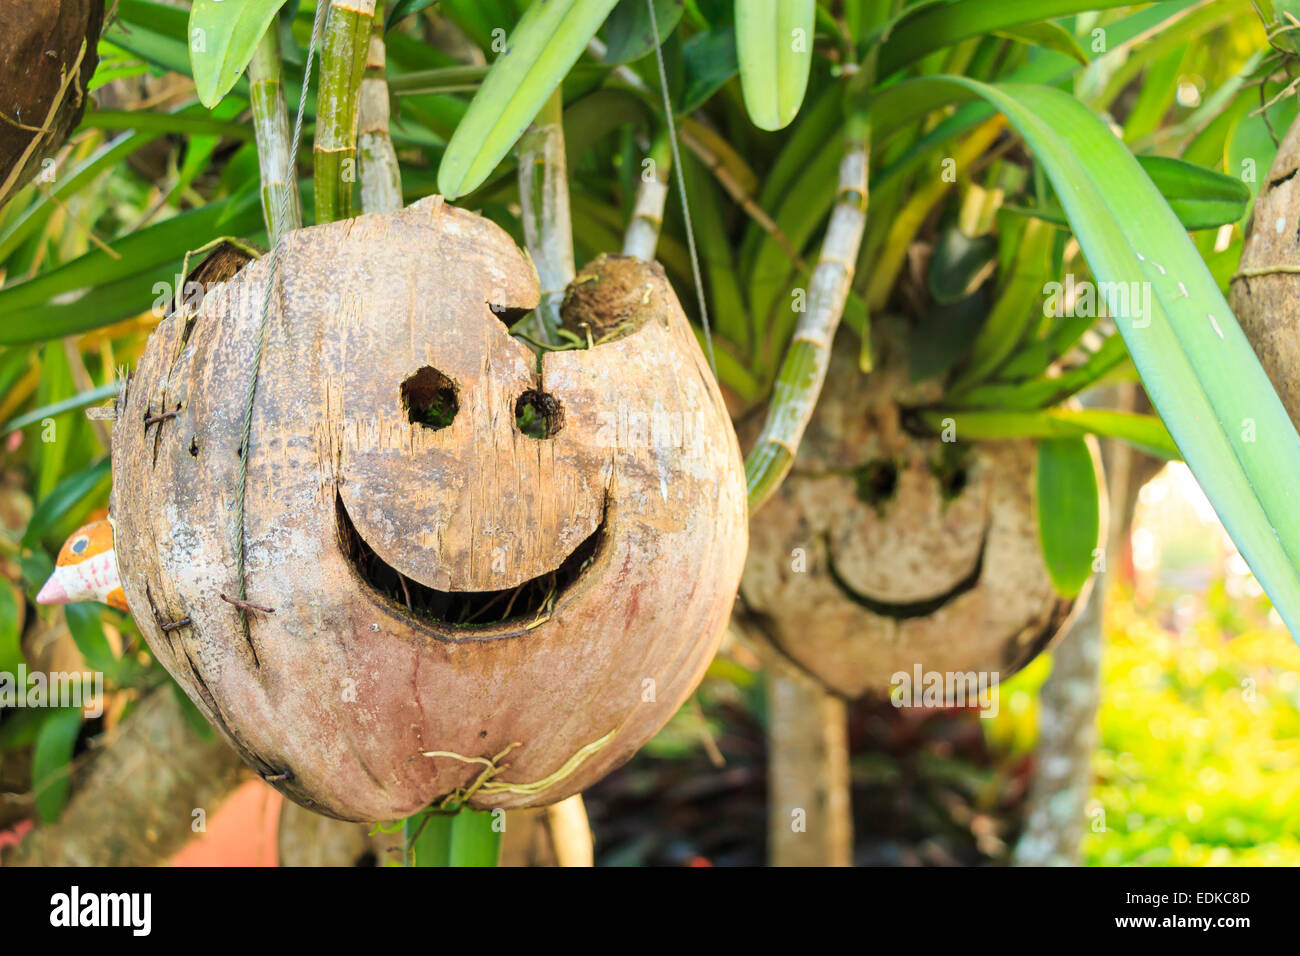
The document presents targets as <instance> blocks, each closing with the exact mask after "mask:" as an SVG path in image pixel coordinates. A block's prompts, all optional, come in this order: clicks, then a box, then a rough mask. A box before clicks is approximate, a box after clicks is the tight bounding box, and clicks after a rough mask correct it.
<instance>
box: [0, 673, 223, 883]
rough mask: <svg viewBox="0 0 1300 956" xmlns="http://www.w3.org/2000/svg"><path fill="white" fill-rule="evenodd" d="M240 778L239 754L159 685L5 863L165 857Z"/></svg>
mask: <svg viewBox="0 0 1300 956" xmlns="http://www.w3.org/2000/svg"><path fill="white" fill-rule="evenodd" d="M246 779H248V776H247V772H246V770H245V768H244V763H243V761H242V760H240V759H239V757H238V755H236V754H235V752H234V751H233V750H231V749H230V747H229V746H227V744H226V743H225V741H223V740H222V739H221V738H220V737H218V736H216V735H215V734H214V735H212V736H211V737H210V738H209V739H207V740H204V739H203V738H202V737H200V736H199V734H198V733H197V732H196V731H195V730H194V728H193V727H192V726H191V725H190V723H189V721H188V720H187V719H186V717H185V715H184V714H183V713H182V712H181V707H180V702H179V701H178V700H177V699H176V694H175V692H174V691H173V689H172V688H171V687H161V688H159V689H157V690H155V691H153V692H152V693H151V694H149V696H148V697H146V698H145V699H144V700H142V701H141V702H140V704H139V705H138V706H137V707H136V708H135V711H134V712H133V713H132V714H131V715H130V716H129V717H128V718H127V719H126V720H125V721H124V722H123V724H122V726H121V730H120V732H119V733H118V734H117V736H116V738H115V739H114V740H113V741H112V742H111V743H110V744H109V745H108V746H107V747H105V748H104V750H102V751H101V752H100V753H98V754H97V755H96V756H95V758H94V761H93V762H92V763H91V765H90V767H89V768H88V769H87V771H86V775H85V778H84V780H83V781H82V782H81V785H80V786H79V787H78V789H77V791H76V793H75V794H74V795H73V797H72V799H71V800H70V801H69V803H68V806H67V808H66V809H65V810H64V811H63V814H62V816H60V817H59V819H58V820H56V821H55V822H54V823H51V824H49V825H46V826H38V827H37V828H36V829H35V830H33V831H32V832H31V833H30V834H28V836H27V838H26V839H24V840H23V842H22V843H20V844H19V845H18V846H17V847H15V848H14V849H12V850H11V851H9V853H8V854H7V855H6V857H5V860H4V863H5V865H6V866H153V865H159V864H163V863H166V862H167V860H169V859H170V858H171V856H172V855H173V854H174V853H175V852H176V851H177V850H179V849H180V848H181V847H182V846H184V845H185V843H186V842H187V841H188V840H190V839H191V838H192V837H193V836H194V834H195V833H196V832H199V830H198V829H197V828H198V827H199V826H200V821H205V820H207V819H211V817H212V815H213V814H214V813H216V811H217V808H218V807H219V806H220V805H221V804H222V802H223V801H224V800H225V799H226V798H227V797H228V796H229V795H230V794H231V793H232V792H233V791H234V790H235V788H236V787H238V786H239V784H240V783H242V782H243V781H244V780H246ZM198 811H202V813H199V812H198Z"/></svg>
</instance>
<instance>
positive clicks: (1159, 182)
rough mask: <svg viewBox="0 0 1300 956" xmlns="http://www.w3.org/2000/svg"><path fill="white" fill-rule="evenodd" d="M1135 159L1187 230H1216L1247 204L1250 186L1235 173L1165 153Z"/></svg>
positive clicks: (1238, 215)
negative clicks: (1223, 171) (1186, 160)
mask: <svg viewBox="0 0 1300 956" xmlns="http://www.w3.org/2000/svg"><path fill="white" fill-rule="evenodd" d="M1137 159H1138V162H1139V163H1140V164H1141V165H1142V168H1143V169H1144V170H1145V171H1146V174H1147V175H1148V176H1150V177H1151V182H1153V183H1154V184H1155V187H1156V188H1157V189H1159V190H1160V195H1162V196H1164V197H1165V199H1166V200H1167V201H1168V202H1169V208H1170V209H1172V210H1173V211H1174V214H1175V215H1176V216H1178V221H1179V222H1181V223H1182V224H1183V226H1184V227H1185V228H1187V229H1217V228H1218V227H1219V226H1222V225H1225V224H1226V223H1230V222H1237V221H1238V220H1240V219H1241V218H1242V217H1243V216H1245V215H1246V211H1247V209H1248V208H1249V207H1250V187H1249V186H1247V185H1246V184H1245V183H1244V182H1242V181H1241V180H1240V179H1239V178H1237V177H1236V176H1227V175H1224V174H1223V173H1220V172H1217V171H1216V170H1213V169H1206V168H1205V167H1204V166H1197V165H1196V164H1195V163H1187V162H1184V161H1183V160H1181V159H1172V158H1170V157H1167V156H1139V157H1138V158H1137Z"/></svg>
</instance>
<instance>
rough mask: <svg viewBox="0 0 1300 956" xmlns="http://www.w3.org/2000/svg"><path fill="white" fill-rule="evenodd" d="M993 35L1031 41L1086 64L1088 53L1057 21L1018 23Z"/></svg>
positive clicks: (1024, 41)
mask: <svg viewBox="0 0 1300 956" xmlns="http://www.w3.org/2000/svg"><path fill="white" fill-rule="evenodd" d="M993 33H994V35H995V36H1000V37H1006V38H1007V39H1009V40H1018V41H1020V42H1022V43H1032V44H1033V45H1035V46H1041V47H1043V48H1044V49H1047V50H1053V51H1055V52H1057V53H1062V54H1064V55H1065V56H1068V57H1069V58H1070V59H1072V60H1075V61H1076V62H1078V63H1081V64H1083V65H1084V66H1087V65H1088V54H1087V52H1086V51H1085V50H1084V49H1083V47H1082V46H1081V45H1080V43H1079V41H1078V40H1076V39H1075V37H1074V34H1073V33H1071V32H1070V31H1069V30H1067V29H1065V27H1063V26H1061V25H1060V24H1059V23H1053V22H1052V21H1051V20H1042V21H1040V22H1038V23H1019V24H1016V25H1015V26H1010V27H1003V28H1002V29H1000V30H994V31H993Z"/></svg>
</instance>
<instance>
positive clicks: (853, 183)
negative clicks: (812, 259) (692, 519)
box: [745, 116, 871, 514]
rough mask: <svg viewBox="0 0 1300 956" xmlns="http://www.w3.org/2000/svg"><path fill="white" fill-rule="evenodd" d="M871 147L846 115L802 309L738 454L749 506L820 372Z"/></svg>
mask: <svg viewBox="0 0 1300 956" xmlns="http://www.w3.org/2000/svg"><path fill="white" fill-rule="evenodd" d="M870 153H871V135H870V127H869V125H868V124H867V122H866V120H865V118H863V117H860V116H859V117H851V118H850V120H849V129H848V141H847V143H846V148H845V153H844V158H843V159H842V160H841V161H840V173H839V192H838V198H837V199H836V202H835V207H834V209H833V210H832V211H831V222H830V226H829V228H828V229H827V230H826V238H825V240H823V242H822V249H821V255H820V257H819V259H818V262H817V266H816V268H815V269H814V270H813V274H812V282H811V285H810V288H809V291H808V303H807V311H805V312H803V313H802V314H801V315H800V316H799V321H798V323H797V324H796V326H795V330H794V336H793V339H792V341H791V343H790V349H789V351H788V352H787V353H786V356H785V361H784V363H783V364H782V366H781V371H780V373H779V375H778V376H777V380H776V384H775V386H773V389H772V401H771V404H770V406H769V408H768V413H767V421H766V422H765V423H764V425H763V431H762V433H761V434H760V435H759V437H758V441H757V442H756V443H755V445H754V449H753V451H751V452H750V454H749V458H748V459H746V461H745V482H746V485H747V487H748V490H749V508H750V513H751V514H752V513H753V512H754V511H757V510H758V509H759V508H760V507H762V505H763V503H764V502H765V501H767V499H768V498H769V497H771V495H772V493H773V492H774V491H776V489H777V488H778V487H779V486H780V484H781V482H782V480H783V479H784V478H785V476H786V474H787V473H788V472H789V471H790V466H791V465H792V464H793V463H794V457H795V453H796V452H797V451H798V449H799V442H800V441H801V440H802V439H803V433H804V429H806V428H807V427H808V421H809V420H810V419H811V418H812V412H813V408H814V407H815V406H816V404H817V398H818V396H819V395H820V394H821V389H822V383H823V382H824V381H825V379H826V368H827V365H828V363H829V362H830V354H831V342H832V341H833V340H834V339H835V330H836V329H837V328H838V327H839V324H840V319H841V318H842V317H843V315H844V304H845V302H846V301H847V300H848V294H849V288H850V286H851V285H852V283H853V270H854V265H855V263H856V262H857V258H858V248H859V246H860V245H861V243H862V233H863V231H864V229H865V228H866V222H867V164H868V157H869V156H870Z"/></svg>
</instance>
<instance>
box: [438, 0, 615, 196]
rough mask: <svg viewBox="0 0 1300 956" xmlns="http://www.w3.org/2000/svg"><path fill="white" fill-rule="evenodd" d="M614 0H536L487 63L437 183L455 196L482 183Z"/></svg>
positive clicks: (440, 169)
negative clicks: (499, 51) (503, 48)
mask: <svg viewBox="0 0 1300 956" xmlns="http://www.w3.org/2000/svg"><path fill="white" fill-rule="evenodd" d="M617 2H618V0H549V2H547V3H534V4H533V5H532V6H531V7H529V8H528V12H527V13H525V14H524V15H523V17H522V18H521V19H520V21H519V25H518V26H517V27H516V28H515V31H514V33H513V34H511V36H510V40H509V43H508V46H507V49H506V51H505V52H504V53H502V54H501V55H500V56H499V57H498V58H497V59H496V62H494V63H493V64H492V68H491V69H490V70H489V71H488V75H487V77H486V78H485V79H484V80H483V85H482V86H481V87H479V91H478V93H477V94H476V95H475V96H474V99H473V101H472V102H471V103H470V105H469V110H468V111H467V112H466V113H465V117H464V118H463V119H462V120H461V121H460V124H459V125H458V126H457V127H456V132H455V134H454V135H453V136H452V138H451V142H450V143H448V144H447V151H446V153H445V154H444V155H443V157H442V165H441V166H440V167H439V168H438V189H439V191H440V192H441V193H442V194H443V195H444V196H446V197H447V198H448V199H456V198H459V197H460V196H463V195H465V194H466V193H468V192H472V191H473V190H475V189H477V188H478V187H479V186H480V185H482V183H483V181H484V180H486V179H487V178H488V176H489V175H490V174H491V172H492V170H493V169H494V168H496V165H497V163H499V162H501V160H502V159H503V158H504V157H505V156H506V154H507V153H509V152H510V149H511V147H512V146H514V144H515V141H516V140H518V139H519V137H520V136H521V135H522V134H523V132H524V130H525V129H527V128H528V124H529V123H531V122H532V121H533V117H535V116H536V115H537V111H538V110H539V109H541V107H542V104H543V103H545V102H546V100H547V99H548V98H549V97H550V95H551V94H552V93H553V92H554V91H555V88H556V87H557V86H559V85H560V81H561V80H562V79H564V75H565V74H566V73H568V71H569V68H570V67H571V66H573V64H574V63H576V62H577V60H578V57H580V56H582V51H583V50H585V49H586V47H587V42H588V41H589V40H590V39H591V38H592V37H593V36H595V35H596V30H597V29H599V28H600V25H601V23H603V22H604V20H605V17H606V15H607V14H608V13H609V11H610V10H612V9H613V7H614V4H615V3H617Z"/></svg>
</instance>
